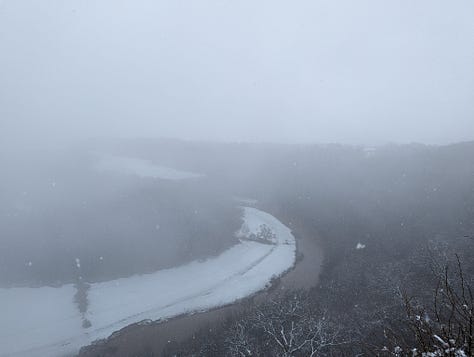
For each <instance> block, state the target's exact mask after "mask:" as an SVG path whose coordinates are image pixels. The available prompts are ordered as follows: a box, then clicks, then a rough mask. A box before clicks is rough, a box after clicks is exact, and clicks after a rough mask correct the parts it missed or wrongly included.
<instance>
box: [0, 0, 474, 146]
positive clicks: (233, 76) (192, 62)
mask: <svg viewBox="0 0 474 357" xmlns="http://www.w3.org/2000/svg"><path fill="white" fill-rule="evenodd" d="M473 17H474V4H473V3H472V1H470V0H455V1H449V3H448V2H446V1H442V0H439V1H438V0H435V1H433V0H419V1H408V0H403V1H393V2H380V1H375V0H364V1H357V2H354V1H350V0H341V1H329V0H320V1H307V0H304V1H298V2H296V3H289V2H287V1H258V2H255V1H249V0H245V1H238V2H237V1H227V0H226V1H209V0H205V1H194V2H183V1H170V0H166V1H151V0H141V1H124V0H119V1H116V0H114V1H113V0H102V1H77V0H66V1H63V0H49V1H34V0H20V1H17V0H2V1H1V2H0V140H1V142H2V144H6V143H10V144H12V145H14V146H17V147H18V146H28V145H34V144H51V143H54V142H63V143H64V142H69V141H70V140H71V139H83V138H89V137H174V138H183V139H198V140H218V141H256V142H258V141H266V142H285V143H297V142H338V143H352V144H354V143H356V144H384V143H388V142H399V143H407V142H423V143H429V144H445V143H450V142H457V141H463V140H470V139H472V138H473V134H472V133H474V119H473V118H474V106H473V105H472V102H473V99H474V70H473V68H472V63H473V62H474V52H473V48H474V39H473V33H474V21H473Z"/></svg>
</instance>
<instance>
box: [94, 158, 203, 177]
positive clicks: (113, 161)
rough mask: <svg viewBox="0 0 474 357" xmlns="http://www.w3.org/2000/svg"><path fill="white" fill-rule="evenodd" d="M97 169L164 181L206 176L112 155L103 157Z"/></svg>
mask: <svg viewBox="0 0 474 357" xmlns="http://www.w3.org/2000/svg"><path fill="white" fill-rule="evenodd" d="M97 168H98V169H99V170H104V171H111V172H116V173H121V174H130V175H136V176H139V177H151V178H157V179H162V180H185V179H191V178H199V177H203V176H204V175H202V174H198V173H194V172H188V171H179V170H175V169H172V168H170V167H164V166H158V165H155V164H153V163H152V162H151V161H148V160H143V159H137V158H133V157H124V156H111V155H107V156H102V158H101V159H100V161H99V163H98V165H97Z"/></svg>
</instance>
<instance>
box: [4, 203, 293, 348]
mask: <svg viewBox="0 0 474 357" xmlns="http://www.w3.org/2000/svg"><path fill="white" fill-rule="evenodd" d="M244 222H245V224H246V225H247V227H249V229H250V230H252V229H255V228H258V227H260V226H261V225H262V224H265V225H267V226H268V227H270V228H271V229H272V231H273V232H274V233H275V235H276V238H277V239H276V244H275V245H273V244H272V245H268V244H261V243H258V242H253V241H241V242H240V243H239V244H237V245H235V246H233V247H231V248H229V249H227V250H226V251H224V252H223V253H222V254H221V255H219V256H217V257H214V258H210V259H207V260H205V261H202V262H198V261H194V262H191V263H189V264H186V265H183V266H179V267H176V268H172V269H166V270H160V271H157V272H155V273H152V274H147V275H140V276H133V277H130V278H124V279H118V280H113V281H108V282H104V283H97V284H91V287H90V290H89V293H88V299H89V307H88V311H87V314H86V316H85V317H86V318H87V319H88V320H89V321H90V322H91V323H92V326H91V327H90V328H88V329H83V328H82V326H81V324H82V316H81V314H80V312H79V311H78V309H77V307H76V305H75V303H74V294H75V293H76V290H75V289H74V286H73V285H72V284H68V285H64V286H62V287H60V288H51V287H42V288H10V289H0V306H4V307H8V308H5V309H3V310H2V323H1V324H0V356H32V355H36V356H52V357H54V356H64V355H66V354H68V353H75V352H77V351H78V349H79V348H80V347H81V346H83V345H87V344H89V343H91V342H92V341H94V340H96V339H99V338H105V337H108V336H109V335H110V334H112V333H113V332H114V331H117V330H119V329H121V328H123V327H125V326H127V325H129V324H131V323H136V322H140V321H143V320H146V319H152V320H158V319H166V318H170V317H173V316H177V315H180V314H183V313H191V312H197V311H205V310H208V309H210V308H213V307H217V306H222V305H225V304H229V303H232V302H234V301H236V300H238V299H241V298H244V297H246V296H249V295H251V294H253V293H256V292H258V291H259V290H262V289H264V288H265V287H266V286H267V285H268V284H269V282H270V280H271V279H272V277H274V276H279V275H281V274H283V273H284V272H285V271H287V270H288V269H289V268H291V267H292V266H293V264H294V262H295V239H294V237H293V235H292V234H291V231H290V229H289V228H287V227H286V226H284V225H283V224H282V223H281V222H279V221H278V220H277V219H276V218H275V217H273V216H271V215H269V214H268V213H265V212H262V211H259V210H257V209H255V208H248V207H246V208H244Z"/></svg>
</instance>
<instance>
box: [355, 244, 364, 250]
mask: <svg viewBox="0 0 474 357" xmlns="http://www.w3.org/2000/svg"><path fill="white" fill-rule="evenodd" d="M364 248H365V244H362V243H357V245H356V249H364Z"/></svg>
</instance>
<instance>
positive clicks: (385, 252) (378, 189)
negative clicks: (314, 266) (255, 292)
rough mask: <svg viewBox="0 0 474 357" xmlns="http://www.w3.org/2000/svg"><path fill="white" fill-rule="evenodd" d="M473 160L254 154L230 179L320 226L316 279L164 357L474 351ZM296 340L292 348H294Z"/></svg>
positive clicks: (414, 154)
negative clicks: (239, 177) (252, 164)
mask: <svg viewBox="0 0 474 357" xmlns="http://www.w3.org/2000/svg"><path fill="white" fill-rule="evenodd" d="M256 156H258V155H256ZM473 157H474V145H473V144H470V143H467V144H459V145H453V146H447V147H425V146H418V145H411V146H388V147H384V148H379V149H377V150H375V151H370V152H369V153H368V152H367V151H364V150H363V149H361V148H350V147H342V146H332V147H299V148H296V149H295V148H292V147H289V148H287V149H286V151H285V150H283V153H280V155H279V156H278V158H275V157H273V156H272V157H271V158H269V160H268V162H266V161H264V160H262V161H261V162H260V165H259V166H258V167H259V168H258V169H257V172H256V173H254V174H253V175H255V176H254V177H253V178H252V179H251V180H249V181H248V182H246V183H245V184H243V183H242V182H238V183H236V187H239V188H242V187H245V190H247V191H246V193H247V195H248V196H251V197H252V194H253V197H258V198H259V201H260V205H262V206H263V207H265V208H267V209H269V210H271V211H272V213H274V214H275V215H276V216H277V217H283V218H284V220H285V221H286V222H292V221H293V222H295V224H303V225H304V226H305V227H306V228H310V229H311V230H313V231H314V232H315V236H316V233H318V236H320V237H321V239H322V244H323V247H324V254H325V263H324V268H323V271H322V274H321V276H320V284H319V286H318V287H317V288H315V289H312V290H311V291H309V292H307V293H305V294H303V295H301V294H300V293H295V294H294V295H292V294H290V295H287V296H282V297H280V298H279V300H277V301H276V302H275V303H270V304H269V305H261V306H250V307H249V310H248V313H244V314H243V315H242V316H240V317H235V318H234V319H232V320H231V321H229V322H228V324H227V325H225V326H222V328H219V329H213V330H212V332H209V331H201V332H200V333H199V334H198V335H196V336H195V338H194V339H193V340H192V341H188V342H185V343H183V344H182V345H180V346H174V347H173V349H170V350H168V351H166V352H167V354H168V355H180V356H188V355H202V356H223V355H240V356H246V355H249V356H250V355H252V356H255V355H275V356H278V355H280V356H300V355H301V356H306V355H311V354H312V353H313V355H318V356H320V355H334V356H340V355H348V356H354V355H389V356H405V355H410V356H412V355H414V356H417V355H420V356H421V355H422V353H426V354H425V356H445V355H446V356H463V353H464V354H465V355H473V350H472V348H473V346H472V328H474V325H473V320H472V313H473V305H472V296H471V295H470V294H471V291H470V290H469V286H473V283H474V281H473V277H474V180H473V177H474V160H472V158H473ZM276 161H278V162H279V163H278V164H275V162H276ZM255 187H257V188H255ZM296 222H297V223H296ZM358 247H359V249H357V248H358ZM458 259H459V262H460V264H458ZM446 269H447V270H446ZM293 296H295V297H296V301H298V302H299V304H300V305H299V307H298V309H299V310H298V309H297V310H298V311H299V312H297V313H296V315H295V316H292V315H291V314H290V315H287V316H286V317H283V318H280V317H275V316H279V315H278V313H279V312H278V311H277V310H275V311H272V310H271V306H285V304H290V305H291V302H292V301H294V300H292V299H294V297H293ZM272 304H273V305H272ZM440 309H441V310H440ZM262 311H263V315H259V314H261V313H262ZM265 311H267V312H266V313H265ZM254 316H261V318H260V320H259V321H260V322H259V321H256V320H254V318H253V317H254ZM262 319H263V320H266V323H268V324H269V325H268V326H270V327H268V326H267V325H265V324H262V323H261V320H262ZM265 326H267V327H265ZM317 326H324V332H323V333H322V332H315V331H319V330H317V329H318V328H317ZM292 328H295V329H296V330H295V331H298V332H297V333H296V332H295V333H294V334H292V333H290V331H291V329H292ZM321 328H322V327H321ZM272 329H274V331H273V330H272ZM272 331H273V332H272ZM272 333H273V334H274V335H275V336H273V335H272ZM288 333H289V334H290V335H287V334H288ZM321 334H322V335H321ZM231 336H241V339H240V340H239V341H235V340H233V339H232V338H231ZM276 336H279V337H278V338H280V339H282V340H279V341H277V339H278V338H277V337H276ZM308 336H314V338H313V337H311V338H310V337H308ZM321 336H323V337H321ZM289 338H290V340H291V338H293V340H292V343H291V345H292V346H293V347H289V346H288V343H287V342H288V341H289ZM285 340H286V341H287V342H285ZM316 340H317V341H319V342H317V343H315V342H314V341H316ZM282 341H283V342H282ZM305 341H307V342H305ZM311 341H313V342H311ZM328 341H329V342H328ZM298 343H299V345H302V347H301V349H300V350H298V351H296V350H292V348H294V346H297V345H298ZM315 344H316V345H317V346H319V347H320V349H319V350H318V351H317V352H314V345H315ZM282 345H284V346H285V347H282ZM312 345H313V347H311V346H312ZM236 346H238V349H236V348H237V347H236Z"/></svg>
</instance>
